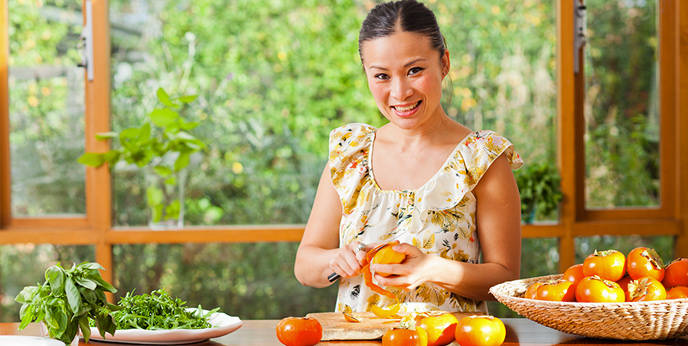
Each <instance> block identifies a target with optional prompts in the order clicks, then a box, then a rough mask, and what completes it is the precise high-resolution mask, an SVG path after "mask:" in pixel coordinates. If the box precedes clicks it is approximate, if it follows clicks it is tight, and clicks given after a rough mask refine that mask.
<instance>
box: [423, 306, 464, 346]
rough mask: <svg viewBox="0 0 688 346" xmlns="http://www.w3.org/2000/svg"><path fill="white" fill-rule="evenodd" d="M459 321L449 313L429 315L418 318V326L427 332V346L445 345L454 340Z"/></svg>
mask: <svg viewBox="0 0 688 346" xmlns="http://www.w3.org/2000/svg"><path fill="white" fill-rule="evenodd" d="M457 323H459V321H458V320H457V319H456V316H454V315H453V314H450V313H444V314H441V315H431V316H428V317H425V318H423V319H421V320H420V324H417V326H418V327H420V328H423V329H424V330H425V331H426V332H427V333H428V346H439V345H446V344H448V343H450V342H452V341H453V340H454V333H455V331H456V325H457Z"/></svg>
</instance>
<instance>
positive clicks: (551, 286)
mask: <svg viewBox="0 0 688 346" xmlns="http://www.w3.org/2000/svg"><path fill="white" fill-rule="evenodd" d="M572 287H573V282H571V281H569V280H554V281H551V282H545V283H544V284H542V285H541V286H540V287H538V289H537V293H536V294H535V299H539V300H549V301H554V302H572V301H574V300H575V299H576V291H575V290H574V289H573V288H572Z"/></svg>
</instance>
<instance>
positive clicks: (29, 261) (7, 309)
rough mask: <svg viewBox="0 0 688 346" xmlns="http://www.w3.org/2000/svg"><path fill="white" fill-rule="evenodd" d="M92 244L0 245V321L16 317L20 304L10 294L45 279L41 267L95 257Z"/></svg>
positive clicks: (78, 261) (17, 319)
mask: <svg viewBox="0 0 688 346" xmlns="http://www.w3.org/2000/svg"><path fill="white" fill-rule="evenodd" d="M95 257H96V256H95V249H94V247H93V246H85V245H79V246H62V245H59V246H58V245H34V244H17V245H0V322H17V321H19V308H20V307H21V304H18V303H17V302H15V301H14V297H16V296H17V294H18V293H19V292H20V291H21V290H22V289H23V288H24V287H25V286H32V285H36V283H37V282H39V283H43V282H45V270H46V269H48V267H50V266H51V265H54V264H57V263H60V264H61V265H62V266H63V267H71V266H72V263H76V264H78V263H81V262H85V261H89V262H93V261H95Z"/></svg>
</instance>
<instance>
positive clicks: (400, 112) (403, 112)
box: [391, 100, 423, 118]
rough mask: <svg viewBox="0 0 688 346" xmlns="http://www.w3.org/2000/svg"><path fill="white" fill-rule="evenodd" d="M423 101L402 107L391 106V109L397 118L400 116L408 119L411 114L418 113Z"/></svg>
mask: <svg viewBox="0 0 688 346" xmlns="http://www.w3.org/2000/svg"><path fill="white" fill-rule="evenodd" d="M422 102H423V101H422V100H421V101H418V102H416V103H415V104H413V103H412V104H408V105H404V106H391V107H392V109H393V110H394V114H396V115H397V116H400V117H402V118H406V117H410V116H412V115H413V114H415V113H416V112H417V111H418V108H420V104H421V103H422Z"/></svg>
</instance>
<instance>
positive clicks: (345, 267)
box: [329, 241, 368, 278]
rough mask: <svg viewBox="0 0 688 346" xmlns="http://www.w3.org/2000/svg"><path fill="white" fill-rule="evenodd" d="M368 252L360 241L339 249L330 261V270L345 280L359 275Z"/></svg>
mask: <svg viewBox="0 0 688 346" xmlns="http://www.w3.org/2000/svg"><path fill="white" fill-rule="evenodd" d="M366 250H368V249H367V248H366V247H365V246H364V245H362V244H361V243H359V242H358V241H353V242H351V243H349V244H348V245H346V246H344V247H342V248H339V249H337V250H336V254H335V256H334V257H333V258H332V259H330V262H329V266H330V269H332V271H333V272H335V273H337V274H339V276H341V277H343V278H350V277H352V276H356V275H358V274H359V273H360V272H361V268H362V267H363V260H364V259H365V255H366Z"/></svg>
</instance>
